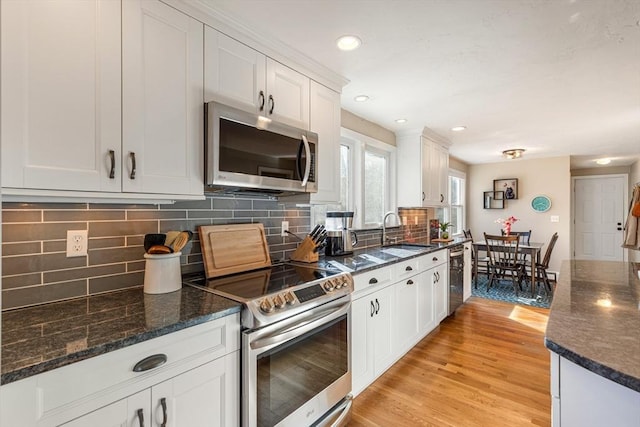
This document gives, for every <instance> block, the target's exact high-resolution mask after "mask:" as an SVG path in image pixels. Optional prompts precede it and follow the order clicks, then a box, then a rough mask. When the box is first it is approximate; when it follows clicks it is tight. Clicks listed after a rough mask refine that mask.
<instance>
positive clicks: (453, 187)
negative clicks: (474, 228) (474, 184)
mask: <svg viewBox="0 0 640 427" xmlns="http://www.w3.org/2000/svg"><path fill="white" fill-rule="evenodd" d="M465 178H466V177H465V174H464V173H463V172H459V171H454V170H450V171H449V200H450V202H451V207H450V208H449V215H448V216H449V220H448V221H449V222H450V223H451V226H450V229H449V233H450V234H451V235H454V234H462V230H464V228H465V220H464V205H465V185H466V182H465V181H466V179H465Z"/></svg>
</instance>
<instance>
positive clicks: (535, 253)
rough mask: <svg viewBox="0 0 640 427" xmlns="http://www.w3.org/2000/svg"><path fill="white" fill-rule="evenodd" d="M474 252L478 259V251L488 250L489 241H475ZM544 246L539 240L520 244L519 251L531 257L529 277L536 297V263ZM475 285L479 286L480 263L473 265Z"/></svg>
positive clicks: (532, 294) (532, 293)
mask: <svg viewBox="0 0 640 427" xmlns="http://www.w3.org/2000/svg"><path fill="white" fill-rule="evenodd" d="M472 245H473V253H474V255H475V258H476V259H479V258H478V252H479V251H486V250H487V242H485V241H484V240H479V241H477V242H473V243H472ZM543 246H544V243H538V242H529V243H526V244H525V243H520V244H519V245H518V252H519V253H521V254H523V255H524V257H525V258H524V259H525V260H526V259H527V257H529V259H530V260H531V269H530V271H529V273H528V278H529V283H531V297H532V298H533V297H535V295H534V293H535V289H536V287H535V282H534V278H535V268H536V264H537V263H539V262H540V252H541V251H542V247H543ZM473 277H474V279H473V285H474V286H477V284H478V263H477V262H476V263H474V265H473Z"/></svg>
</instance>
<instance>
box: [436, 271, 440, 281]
mask: <svg viewBox="0 0 640 427" xmlns="http://www.w3.org/2000/svg"><path fill="white" fill-rule="evenodd" d="M436 274H437V275H438V282H439V281H440V272H439V271H436Z"/></svg>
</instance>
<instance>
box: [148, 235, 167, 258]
mask: <svg viewBox="0 0 640 427" xmlns="http://www.w3.org/2000/svg"><path fill="white" fill-rule="evenodd" d="M165 240H166V235H164V234H161V233H149V234H145V235H144V250H145V252H147V253H149V248H151V247H152V246H155V245H163V244H164V242H165Z"/></svg>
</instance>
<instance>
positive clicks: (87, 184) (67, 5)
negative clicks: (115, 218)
mask: <svg viewBox="0 0 640 427" xmlns="http://www.w3.org/2000/svg"><path fill="white" fill-rule="evenodd" d="M1 7H2V10H1V13H0V15H1V16H2V24H1V27H2V49H1V51H2V59H1V63H2V72H1V73H0V74H1V75H2V90H1V93H2V108H1V109H2V119H1V120H2V185H3V186H4V187H11V188H29V189H58V190H85V191H114V192H119V191H120V189H121V187H120V178H119V175H120V170H119V164H118V165H116V162H118V161H119V159H120V147H121V139H120V138H121V137H120V132H121V129H120V90H121V84H120V72H121V64H120V43H121V39H120V33H121V28H120V2H116V1H111V0H87V1H81V2H79V1H58V2H36V1H3V2H2V3H1ZM111 151H112V152H113V154H110V152H111ZM112 159H113V160H112ZM112 166H113V170H114V177H113V178H110V172H111V170H112Z"/></svg>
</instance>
